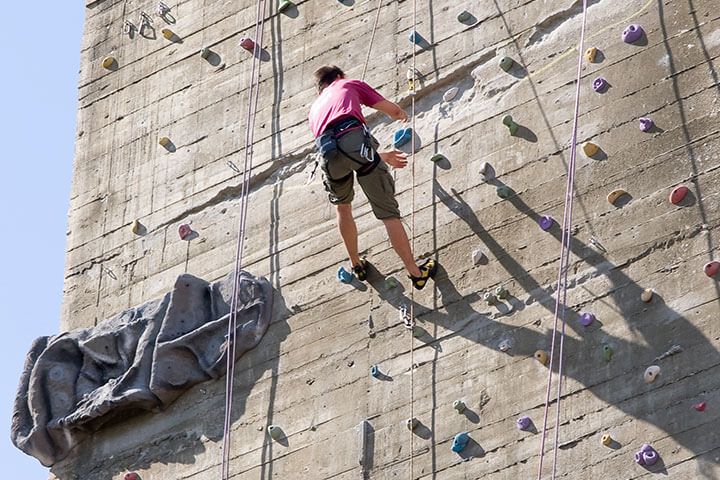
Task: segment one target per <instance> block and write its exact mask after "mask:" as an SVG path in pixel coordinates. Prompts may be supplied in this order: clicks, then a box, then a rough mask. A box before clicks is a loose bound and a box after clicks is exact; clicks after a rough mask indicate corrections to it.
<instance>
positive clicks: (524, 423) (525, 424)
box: [515, 416, 532, 431]
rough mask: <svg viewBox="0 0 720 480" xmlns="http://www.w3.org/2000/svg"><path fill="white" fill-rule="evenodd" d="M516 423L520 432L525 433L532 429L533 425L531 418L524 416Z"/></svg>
mask: <svg viewBox="0 0 720 480" xmlns="http://www.w3.org/2000/svg"><path fill="white" fill-rule="evenodd" d="M515 423H516V424H517V428H518V429H519V430H523V431H525V430H527V429H528V428H530V425H532V420H530V417H527V416H522V417H520V418H518V419H517V421H516V422H515Z"/></svg>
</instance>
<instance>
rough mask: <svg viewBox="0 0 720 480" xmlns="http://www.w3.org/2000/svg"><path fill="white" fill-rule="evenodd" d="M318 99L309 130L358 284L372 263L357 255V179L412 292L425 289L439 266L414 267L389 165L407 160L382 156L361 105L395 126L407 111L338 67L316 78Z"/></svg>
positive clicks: (393, 155)
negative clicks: (355, 196) (355, 214)
mask: <svg viewBox="0 0 720 480" xmlns="http://www.w3.org/2000/svg"><path fill="white" fill-rule="evenodd" d="M315 84H316V86H317V90H318V98H317V99H316V100H315V101H314V102H313V104H312V106H311V107H310V115H309V120H310V129H311V130H312V133H313V135H314V136H315V145H316V146H317V150H318V153H319V162H320V168H321V170H322V172H323V176H324V180H323V183H324V184H325V190H327V192H328V198H329V199H330V203H332V204H333V205H335V206H336V208H337V223H338V230H339V231H340V236H341V237H342V240H343V243H344V244H345V249H346V250H347V252H348V256H349V257H350V262H351V264H352V270H353V272H354V273H355V274H356V275H357V277H358V279H359V280H361V281H364V280H365V279H366V278H367V262H366V260H365V259H364V258H363V259H361V258H360V255H359V253H358V242H357V236H358V233H357V226H356V225H355V219H354V218H353V214H352V205H351V202H352V200H353V195H354V191H353V178H354V176H357V181H358V183H359V184H360V187H361V188H362V189H363V192H365V195H366V196H367V198H368V200H369V202H370V206H371V207H372V211H373V213H374V214H375V217H376V218H378V219H379V220H382V221H383V223H384V224H385V229H386V230H387V234H388V237H390V243H391V244H392V246H393V248H394V249H395V252H397V254H398V256H399V257H400V259H401V260H402V262H403V264H404V265H405V268H406V269H407V271H408V273H409V277H410V279H411V280H412V283H413V286H414V287H415V288H416V289H418V290H420V289H422V288H423V287H424V286H425V284H426V283H427V280H428V279H429V278H434V277H435V272H436V271H437V265H436V264H435V261H434V260H433V259H427V260H426V261H425V262H424V263H423V264H422V265H420V266H418V265H416V264H415V259H414V257H413V252H412V249H411V248H410V242H409V241H408V237H407V234H406V233H405V228H404V227H403V224H402V222H401V221H400V210H399V209H398V203H397V200H395V181H394V179H393V177H392V175H390V172H389V171H388V165H390V166H392V167H394V168H404V167H405V166H406V165H407V154H405V153H403V152H400V151H398V150H391V151H387V152H378V151H377V148H378V147H379V145H380V144H379V142H378V141H377V140H376V139H375V137H373V136H372V134H371V133H370V130H369V129H368V127H367V125H366V124H365V117H363V114H362V107H361V105H367V106H369V107H371V108H374V109H375V110H378V111H380V112H383V113H384V114H386V115H387V116H389V117H390V118H391V119H393V120H402V121H406V120H407V114H406V113H405V111H404V110H403V109H402V108H400V107H399V106H398V105H396V104H395V103H393V102H390V101H388V100H386V99H385V98H384V97H383V96H382V95H380V93H378V92H377V91H376V90H374V89H373V88H372V87H371V86H370V85H368V84H367V83H365V82H363V81H361V80H350V79H346V78H345V74H344V73H343V71H342V70H340V69H339V68H338V67H335V66H324V67H321V68H319V69H318V70H317V71H316V72H315Z"/></svg>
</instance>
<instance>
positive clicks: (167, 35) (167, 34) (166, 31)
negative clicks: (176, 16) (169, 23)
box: [160, 28, 175, 40]
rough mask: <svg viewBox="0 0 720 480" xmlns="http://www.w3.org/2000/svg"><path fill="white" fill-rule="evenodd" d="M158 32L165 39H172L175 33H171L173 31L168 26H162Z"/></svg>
mask: <svg viewBox="0 0 720 480" xmlns="http://www.w3.org/2000/svg"><path fill="white" fill-rule="evenodd" d="M160 33H162V36H163V37H165V38H166V39H167V40H172V39H173V38H175V33H173V31H172V30H170V29H169V28H163V29H162V30H160Z"/></svg>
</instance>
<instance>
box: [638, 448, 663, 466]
mask: <svg viewBox="0 0 720 480" xmlns="http://www.w3.org/2000/svg"><path fill="white" fill-rule="evenodd" d="M658 458H660V456H659V455H658V453H657V452H656V451H655V449H654V448H653V447H651V446H650V445H649V444H647V443H645V444H643V446H642V447H640V451H639V452H637V453H636V454H635V461H636V462H637V463H638V464H639V465H646V466H648V467H650V466H652V465H655V463H657V461H658Z"/></svg>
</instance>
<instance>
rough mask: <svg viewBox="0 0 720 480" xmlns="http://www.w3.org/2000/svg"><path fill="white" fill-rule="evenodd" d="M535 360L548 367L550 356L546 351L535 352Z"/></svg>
mask: <svg viewBox="0 0 720 480" xmlns="http://www.w3.org/2000/svg"><path fill="white" fill-rule="evenodd" d="M535 359H536V360H537V361H538V362H540V363H542V364H543V365H547V363H548V354H547V352H546V351H545V350H538V351H537V352H535Z"/></svg>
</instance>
